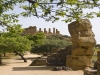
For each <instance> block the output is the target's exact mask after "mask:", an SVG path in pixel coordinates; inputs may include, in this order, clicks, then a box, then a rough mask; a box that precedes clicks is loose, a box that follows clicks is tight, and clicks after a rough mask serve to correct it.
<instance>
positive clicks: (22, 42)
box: [0, 24, 33, 63]
mask: <svg viewBox="0 0 100 75" xmlns="http://www.w3.org/2000/svg"><path fill="white" fill-rule="evenodd" d="M5 30H6V32H1V33H0V54H2V53H6V52H15V53H16V54H18V55H20V56H21V58H22V59H23V60H24V62H27V60H26V59H25V58H24V57H23V55H22V54H23V53H24V52H25V51H28V50H31V47H32V46H31V45H32V44H33V41H30V40H29V39H27V38H26V36H21V34H22V32H23V29H22V28H21V26H20V25H16V24H14V25H11V26H8V27H7V28H6V29H5ZM1 63H2V61H1Z"/></svg>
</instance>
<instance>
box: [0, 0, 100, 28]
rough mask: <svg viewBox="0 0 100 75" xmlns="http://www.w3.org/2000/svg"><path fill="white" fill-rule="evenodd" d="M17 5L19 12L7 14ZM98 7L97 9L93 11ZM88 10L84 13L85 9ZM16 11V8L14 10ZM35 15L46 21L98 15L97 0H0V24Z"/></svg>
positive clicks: (11, 22) (99, 14) (99, 10)
mask: <svg viewBox="0 0 100 75" xmlns="http://www.w3.org/2000/svg"><path fill="white" fill-rule="evenodd" d="M15 6H18V7H19V8H21V9H24V10H25V11H23V10H22V12H21V13H19V14H16V13H11V14H7V12H8V11H12V10H14V7H15ZM94 8H98V11H93V10H94ZM87 9H88V10H90V11H88V12H87V13H84V11H85V10H87ZM16 12H17V10H16ZM31 15H32V16H36V17H38V18H39V17H40V18H44V19H45V20H46V21H52V22H54V21H57V20H60V18H61V17H62V18H63V19H61V20H63V21H65V22H70V21H72V20H79V19H81V18H94V17H100V1H99V0H0V25H2V26H9V25H12V24H16V23H17V22H18V17H19V16H24V17H29V16H31Z"/></svg>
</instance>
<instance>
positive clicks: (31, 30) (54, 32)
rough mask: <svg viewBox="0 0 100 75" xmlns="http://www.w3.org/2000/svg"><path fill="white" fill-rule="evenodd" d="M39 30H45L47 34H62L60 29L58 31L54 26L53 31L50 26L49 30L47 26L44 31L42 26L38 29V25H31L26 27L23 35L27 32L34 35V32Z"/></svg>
mask: <svg viewBox="0 0 100 75" xmlns="http://www.w3.org/2000/svg"><path fill="white" fill-rule="evenodd" d="M37 32H43V33H45V34H46V35H61V34H60V31H58V29H55V28H53V32H51V28H49V29H48V31H47V30H46V28H44V31H42V29H41V28H39V30H37V27H36V26H30V27H28V28H25V29H24V32H23V33H22V35H26V34H31V35H32V34H36V33H37Z"/></svg>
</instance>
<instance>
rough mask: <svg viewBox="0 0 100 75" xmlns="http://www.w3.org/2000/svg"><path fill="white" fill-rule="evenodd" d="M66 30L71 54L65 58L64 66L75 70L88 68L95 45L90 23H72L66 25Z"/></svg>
mask: <svg viewBox="0 0 100 75" xmlns="http://www.w3.org/2000/svg"><path fill="white" fill-rule="evenodd" d="M68 29H69V33H70V35H71V40H72V53H71V55H68V56H67V58H66V66H68V67H71V68H72V69H75V70H76V69H77V70H78V69H84V68H85V67H90V66H91V58H92V56H93V53H94V52H93V48H94V46H95V45H96V40H95V38H94V36H95V35H94V33H93V32H92V25H91V23H90V21H89V20H88V19H82V20H80V21H74V22H72V23H70V24H69V25H68Z"/></svg>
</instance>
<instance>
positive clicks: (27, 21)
mask: <svg viewBox="0 0 100 75" xmlns="http://www.w3.org/2000/svg"><path fill="white" fill-rule="evenodd" d="M99 10H100V9H99ZM99 10H98V9H96V8H95V9H93V11H99ZM22 11H23V10H21V9H19V8H18V7H15V10H14V11H13V12H14V13H18V12H22ZM89 11H91V10H85V11H84V12H89ZM11 12H12V11H9V12H8V13H11ZM90 22H91V24H92V30H93V32H94V34H95V39H96V41H97V44H100V35H99V32H100V18H94V19H90ZM19 23H20V24H22V27H23V28H27V27H29V26H37V29H39V28H42V30H43V29H44V28H46V29H48V28H51V29H53V27H55V28H56V29H58V30H59V31H60V33H61V34H63V35H70V34H69V32H68V23H65V22H62V21H57V22H55V23H52V22H45V20H44V19H41V18H36V17H33V16H31V17H19ZM0 29H1V28H0Z"/></svg>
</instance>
